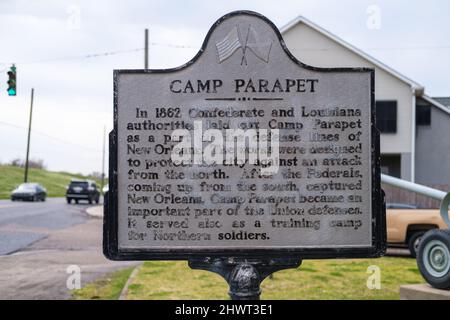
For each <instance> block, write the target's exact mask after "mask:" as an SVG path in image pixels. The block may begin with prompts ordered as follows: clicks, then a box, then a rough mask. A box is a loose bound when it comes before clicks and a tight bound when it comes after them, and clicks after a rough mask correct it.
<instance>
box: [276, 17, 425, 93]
mask: <svg viewBox="0 0 450 320" xmlns="http://www.w3.org/2000/svg"><path fill="white" fill-rule="evenodd" d="M299 23H304V24H305V25H307V26H308V27H310V28H312V29H314V30H316V31H317V32H319V33H321V34H323V35H324V36H326V37H328V38H330V39H331V40H333V41H335V42H337V43H339V44H340V45H342V46H343V47H345V48H347V49H348V50H350V51H352V52H354V53H355V54H357V55H359V56H361V57H363V58H364V59H366V60H368V61H369V62H370V63H372V64H374V65H375V66H377V67H378V68H380V69H382V70H384V71H386V72H388V73H389V74H391V75H393V76H394V77H396V78H398V79H400V80H401V81H403V82H405V83H407V84H408V85H410V86H411V87H412V88H413V90H414V91H415V92H416V95H422V94H423V92H424V90H425V89H424V87H423V86H422V85H420V84H419V83H417V82H415V81H413V80H411V79H410V78H408V77H406V76H404V75H403V74H401V73H400V72H398V71H396V70H394V69H392V68H391V67H389V66H387V65H385V64H384V63H382V62H380V61H379V60H377V59H375V58H374V57H372V56H370V55H369V54H367V53H365V52H363V51H362V50H360V49H358V48H356V47H355V46H353V45H351V44H350V43H348V42H346V41H344V40H342V39H341V38H339V37H338V36H336V35H334V34H332V33H331V32H329V31H328V30H325V29H323V28H322V27H320V26H319V25H317V24H315V23H314V22H312V21H310V20H308V19H307V18H305V17H303V16H298V17H297V18H295V19H294V20H292V21H291V22H289V23H288V24H287V25H285V26H284V27H282V28H281V29H280V30H281V33H286V32H287V31H289V30H290V29H292V28H293V27H295V26H296V25H298V24H299Z"/></svg>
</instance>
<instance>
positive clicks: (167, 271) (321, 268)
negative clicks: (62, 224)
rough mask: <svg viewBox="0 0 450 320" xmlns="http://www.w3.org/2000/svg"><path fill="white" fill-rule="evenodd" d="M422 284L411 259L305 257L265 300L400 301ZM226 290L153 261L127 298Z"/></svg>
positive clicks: (216, 295)
mask: <svg viewBox="0 0 450 320" xmlns="http://www.w3.org/2000/svg"><path fill="white" fill-rule="evenodd" d="M371 265H376V266H378V267H379V268H380V270H381V289H380V290H376V289H375V290H370V289H368V288H367V279H368V277H369V276H370V275H371V273H368V272H367V268H368V267H369V266H371ZM423 282H424V280H423V278H422V277H421V275H420V273H419V271H418V269H417V266H416V261H415V260H414V259H411V258H397V257H385V258H380V259H352V260H307V261H304V262H303V264H302V266H301V267H300V268H298V269H291V270H284V271H280V272H277V273H275V274H274V276H273V278H272V279H270V278H267V279H266V280H264V282H263V283H262V285H261V288H262V295H261V298H262V299H287V300H296V299H308V300H318V299H325V300H336V299H362V300H370V299H376V300H397V299H399V287H400V285H404V284H413V283H423ZM124 283H125V282H124ZM83 290H84V289H82V291H83ZM87 290H91V289H87ZM99 290H100V289H99ZM100 291H101V290H100ZM106 291H108V290H106ZM227 292H228V285H227V284H226V282H225V280H223V279H222V278H221V277H220V276H218V275H216V274H213V273H211V272H207V271H200V270H191V269H190V268H189V267H188V265H187V262H184V261H176V262H166V261H151V262H146V263H144V264H143V265H142V266H141V268H140V269H139V273H138V275H137V276H136V277H135V278H134V280H133V281H132V283H131V285H130V287H129V291H128V296H127V299H131V300H134V299H176V300H178V299H194V300H196V299H229V298H228V294H227ZM98 297H99V298H103V297H102V296H98Z"/></svg>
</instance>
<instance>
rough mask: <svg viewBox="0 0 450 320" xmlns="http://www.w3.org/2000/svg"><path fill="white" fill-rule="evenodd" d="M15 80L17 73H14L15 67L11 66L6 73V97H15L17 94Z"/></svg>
mask: <svg viewBox="0 0 450 320" xmlns="http://www.w3.org/2000/svg"><path fill="white" fill-rule="evenodd" d="M16 79H17V73H16V66H15V65H14V64H13V65H12V66H11V68H10V70H9V71H8V82H7V83H8V90H7V91H8V95H9V96H15V95H16V94H17V87H16V84H17V82H16Z"/></svg>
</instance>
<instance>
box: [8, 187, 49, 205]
mask: <svg viewBox="0 0 450 320" xmlns="http://www.w3.org/2000/svg"><path fill="white" fill-rule="evenodd" d="M45 198H47V190H45V188H44V187H43V186H41V185H40V184H39V183H22V184H21V185H20V186H18V187H17V188H16V189H14V190H13V192H11V200H12V201H16V200H28V201H45Z"/></svg>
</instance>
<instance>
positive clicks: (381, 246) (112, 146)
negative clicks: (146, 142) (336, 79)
mask: <svg viewBox="0 0 450 320" xmlns="http://www.w3.org/2000/svg"><path fill="white" fill-rule="evenodd" d="M237 15H251V16H255V17H258V18H260V19H262V20H264V21H265V22H266V23H267V24H269V25H270V26H271V27H272V28H273V30H274V32H275V34H276V35H277V37H278V40H279V42H280V44H281V46H282V48H283V50H284V51H285V53H286V54H287V56H288V57H289V58H290V59H291V60H292V61H293V62H295V63H296V64H297V65H298V66H299V67H302V68H305V69H309V70H314V71H318V72H324V73H327V72H342V73H369V74H370V79H371V83H370V88H371V90H370V91H371V93H370V94H371V103H370V108H371V128H370V135H371V137H370V140H371V150H372V154H371V167H372V186H371V190H372V219H371V220H372V241H371V243H372V245H371V246H368V247H357V248H342V247H340V248H323V247H321V248H300V247H299V248H274V249H266V248H264V249H263V248H250V249H249V248H246V249H236V248H230V249H221V250H215V249H205V248H201V247H199V248H198V249H195V248H191V249H182V248H180V249H166V250H163V249H138V248H136V249H132V250H131V249H126V250H125V249H120V248H119V243H118V217H119V212H118V188H117V185H118V183H117V182H118V172H119V170H120V168H118V166H117V164H118V135H117V130H118V122H119V119H118V94H119V93H118V77H119V75H120V74H152V73H171V72H176V71H179V70H182V69H184V68H187V67H188V66H190V65H192V64H193V63H195V62H196V61H197V60H198V59H199V57H200V56H201V55H202V53H203V51H204V50H205V49H206V45H207V43H208V40H209V38H210V36H211V34H212V32H213V31H214V29H216V28H217V26H219V25H220V24H221V23H222V22H223V21H224V20H226V19H229V18H231V17H234V16H237ZM375 119H376V118H375V70H374V69H371V68H317V67H312V66H309V65H306V64H304V63H302V62H300V61H298V60H297V59H296V58H295V57H294V56H293V55H292V54H291V53H290V52H289V50H288V49H287V47H286V45H285V43H284V41H283V39H282V35H281V33H280V32H279V30H278V28H277V27H276V26H275V25H274V24H273V23H272V22H271V21H270V20H269V19H267V18H266V17H264V16H262V15H260V14H258V13H255V12H251V11H236V12H232V13H229V14H227V15H225V16H223V17H222V18H220V19H219V20H218V21H217V22H216V23H215V24H214V25H213V26H212V27H211V29H210V30H209V32H208V34H207V36H206V38H205V40H204V42H203V45H202V48H201V49H200V51H199V52H198V53H197V55H196V56H195V57H194V58H193V59H192V60H191V61H189V62H187V63H186V64H184V65H182V66H180V67H177V68H172V69H154V70H152V69H147V70H145V69H142V70H141V69H139V70H114V129H113V131H112V132H111V133H110V134H109V192H108V195H107V196H106V197H105V205H104V224H103V252H104V255H105V256H106V257H107V258H109V259H111V260H189V259H193V258H194V259H195V258H202V257H212V258H219V257H230V256H233V257H241V258H243V257H245V258H251V259H267V258H268V257H270V258H283V257H284V258H286V257H289V258H299V259H331V258H375V257H380V256H382V255H383V254H384V253H385V251H386V214H385V212H386V209H385V201H384V194H383V191H382V190H381V186H380V133H379V131H378V130H377V129H376V126H375Z"/></svg>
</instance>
